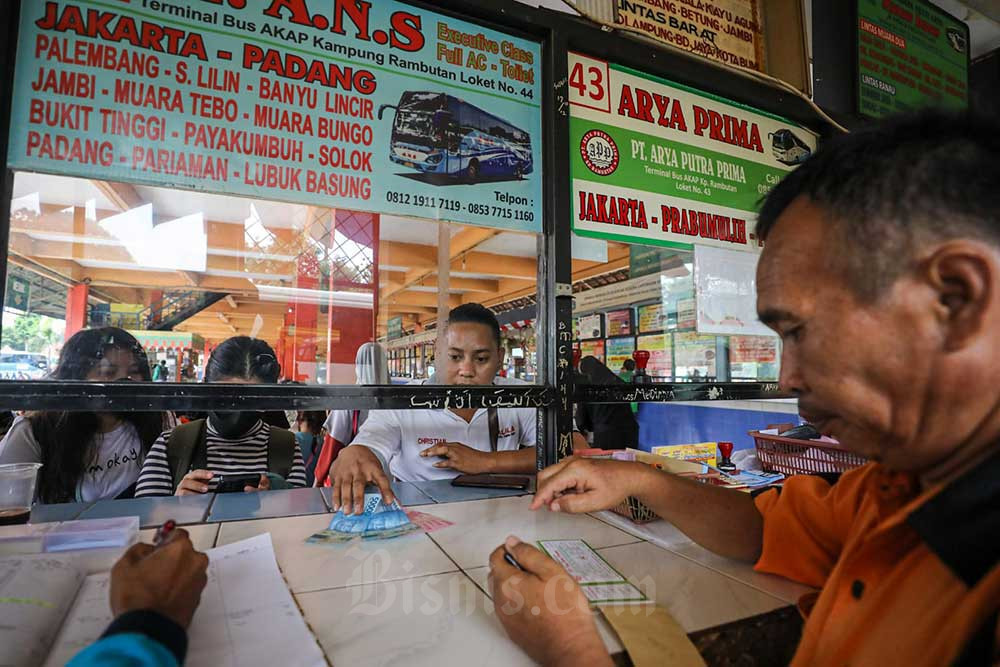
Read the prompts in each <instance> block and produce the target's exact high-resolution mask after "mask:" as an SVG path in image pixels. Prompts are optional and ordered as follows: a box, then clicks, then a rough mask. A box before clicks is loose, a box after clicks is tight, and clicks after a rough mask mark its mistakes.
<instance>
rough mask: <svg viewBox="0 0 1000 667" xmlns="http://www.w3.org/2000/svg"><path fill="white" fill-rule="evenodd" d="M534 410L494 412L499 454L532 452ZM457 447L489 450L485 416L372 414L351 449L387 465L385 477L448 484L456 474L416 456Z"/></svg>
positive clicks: (407, 412)
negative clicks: (449, 445) (362, 449)
mask: <svg viewBox="0 0 1000 667" xmlns="http://www.w3.org/2000/svg"><path fill="white" fill-rule="evenodd" d="M494 384H508V385H509V384H525V383H524V382H521V381H519V380H515V379H512V378H496V380H495V382H494ZM536 419H537V411H536V410H535V409H534V408H500V409H498V410H497V422H498V427H499V428H498V431H497V451H516V450H517V449H519V448H520V447H522V446H525V447H534V446H535V423H536ZM444 442H460V443H462V444H463V445H467V446H469V447H471V448H473V449H478V450H480V451H483V452H488V451H490V450H491V446H490V428H489V413H488V411H487V410H484V409H479V410H476V414H475V415H473V417H472V421H470V422H466V421H465V420H464V419H462V418H461V417H459V416H458V415H456V414H455V413H454V412H452V411H451V410H372V411H371V412H370V413H369V414H368V419H367V420H365V423H364V424H363V425H362V426H361V428H359V429H358V434H357V435H356V436H355V437H354V440H353V441H352V442H351V446H352V447H354V446H358V445H361V444H364V445H366V446H368V447H369V448H370V449H371V450H372V451H374V452H375V454H376V455H378V457H379V458H380V459H381V460H382V462H383V464H388V469H389V473H390V474H392V475H394V476H395V477H396V478H397V479H399V480H401V481H403V482H419V481H425V480H433V479H451V478H453V477H456V476H457V475H459V474H460V473H459V472H458V471H457V470H452V469H450V468H435V467H434V464H435V463H436V462H438V461H440V460H441V459H440V458H438V457H434V456H431V457H427V458H424V457H422V456H420V452H421V451H423V450H425V449H427V448H428V447H431V446H432V445H435V444H439V443H444Z"/></svg>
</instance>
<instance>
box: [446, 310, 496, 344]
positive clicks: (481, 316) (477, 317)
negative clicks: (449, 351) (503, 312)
mask: <svg viewBox="0 0 1000 667" xmlns="http://www.w3.org/2000/svg"><path fill="white" fill-rule="evenodd" d="M459 322H471V323H473V324H482V325H483V326H485V327H486V328H488V329H489V330H490V333H491V334H493V340H495V341H496V344H497V347H500V323H499V322H497V316H496V315H494V314H493V311H491V310H490V309H489V308H487V307H486V306H484V305H482V304H480V303H463V304H462V305H461V306H458V307H457V308H452V309H451V312H449V313H448V326H450V325H452V324H458V323H459Z"/></svg>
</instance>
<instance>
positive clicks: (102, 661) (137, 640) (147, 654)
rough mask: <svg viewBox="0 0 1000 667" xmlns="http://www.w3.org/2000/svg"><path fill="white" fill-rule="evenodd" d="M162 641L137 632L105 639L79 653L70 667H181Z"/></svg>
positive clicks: (68, 664)
mask: <svg viewBox="0 0 1000 667" xmlns="http://www.w3.org/2000/svg"><path fill="white" fill-rule="evenodd" d="M179 664H180V663H178V662H177V658H176V656H175V655H174V654H173V653H172V652H171V651H170V650H169V649H167V647H166V646H164V645H163V644H161V643H160V642H158V641H156V640H154V639H150V638H149V637H147V636H146V635H143V634H139V633H137V632H129V633H121V634H115V635H109V636H106V637H103V638H101V639H99V640H97V641H96V642H94V643H93V644H91V645H90V646H88V647H87V648H85V649H84V650H82V651H80V652H79V653H77V654H76V655H75V656H74V657H73V659H72V660H70V661H69V662H68V663H67V667H98V666H100V667H179Z"/></svg>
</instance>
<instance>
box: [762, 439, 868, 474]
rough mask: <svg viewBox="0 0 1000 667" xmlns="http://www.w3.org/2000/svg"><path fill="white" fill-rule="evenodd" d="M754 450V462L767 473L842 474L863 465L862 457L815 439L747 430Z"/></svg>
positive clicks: (864, 460) (838, 446) (864, 461)
mask: <svg viewBox="0 0 1000 667" xmlns="http://www.w3.org/2000/svg"><path fill="white" fill-rule="evenodd" d="M748 433H749V435H750V436H751V437H752V438H753V441H754V445H755V446H756V447H757V459H758V460H759V461H760V466H761V468H763V469H764V470H765V471H767V472H780V473H784V474H786V475H798V474H803V473H806V474H808V473H815V472H845V471H847V470H850V469H851V468H857V467H858V466H863V465H864V464H865V463H867V462H868V461H867V460H866V459H865V458H864V457H863V456H858V455H857V454H855V453H853V452H851V451H849V450H847V449H845V448H844V447H842V446H840V445H836V444H833V443H830V442H821V441H818V440H797V439H795V438H782V437H781V436H780V435H767V434H766V433H761V432H760V431H749V432H748Z"/></svg>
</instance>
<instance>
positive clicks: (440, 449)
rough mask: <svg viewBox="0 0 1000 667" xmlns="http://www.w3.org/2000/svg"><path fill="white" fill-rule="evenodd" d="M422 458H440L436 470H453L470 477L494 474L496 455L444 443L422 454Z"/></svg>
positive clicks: (461, 445)
mask: <svg viewBox="0 0 1000 667" xmlns="http://www.w3.org/2000/svg"><path fill="white" fill-rule="evenodd" d="M420 455H421V456H424V457H427V456H438V457H440V458H441V460H440V461H438V462H437V463H435V464H434V467H435V468H451V469H452V470H457V471H459V472H463V473H466V474H468V475H478V474H481V473H488V472H493V459H494V455H493V454H491V453H490V452H481V451H479V450H478V449H473V448H472V447H469V446H467V445H463V444H462V443H460V442H444V443H441V444H438V445H433V446H432V447H428V448H427V449H425V450H423V451H422V452H420Z"/></svg>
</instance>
